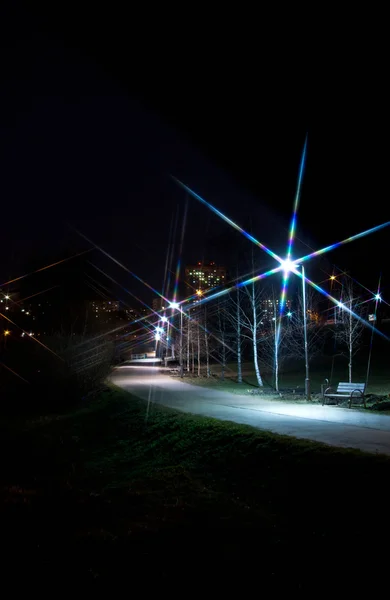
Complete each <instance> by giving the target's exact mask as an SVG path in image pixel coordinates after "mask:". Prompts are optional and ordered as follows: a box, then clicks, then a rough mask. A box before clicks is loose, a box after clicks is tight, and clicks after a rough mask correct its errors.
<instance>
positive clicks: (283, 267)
mask: <svg viewBox="0 0 390 600" xmlns="http://www.w3.org/2000/svg"><path fill="white" fill-rule="evenodd" d="M306 142H307V138H306V140H305V145H304V150H303V153H302V158H301V167H300V172H299V177H298V186H297V192H298V191H299V193H298V200H297V197H296V199H295V203H294V215H293V219H292V223H291V227H290V236H289V247H290V240H291V248H292V243H293V239H294V234H295V227H296V212H297V209H298V204H299V196H300V187H301V181H302V177H303V171H304V164H305V159H306V147H307V144H306ZM171 178H172V179H173V180H174V181H175V182H176V183H177V184H178V185H179V186H180V187H181V188H182V189H184V190H185V191H186V192H188V193H189V194H190V195H191V196H192V197H193V198H195V199H196V200H198V201H199V202H201V203H202V204H204V205H205V206H207V207H208V208H209V209H210V210H212V211H213V212H214V213H215V214H216V215H218V216H219V217H220V218H221V219H223V220H224V221H225V222H226V223H228V224H229V225H231V226H232V227H233V228H234V229H236V230H237V231H240V233H242V234H243V235H244V236H245V237H246V238H247V239H249V240H250V241H251V242H252V243H254V244H255V245H256V246H258V247H259V248H261V249H262V250H264V251H265V252H266V253H267V254H269V255H270V256H272V258H274V259H275V260H276V261H277V262H279V263H280V266H279V267H277V268H275V269H271V270H270V271H267V272H266V273H263V274H261V275H258V276H256V277H252V278H251V279H248V280H246V281H245V282H242V283H240V284H237V285H234V286H231V287H229V288H227V289H225V290H221V291H219V292H216V293H215V294H211V295H207V296H204V297H203V298H202V300H199V301H198V304H200V303H202V304H203V303H204V302H208V301H209V300H212V299H215V298H218V297H220V296H223V295H224V294H227V293H230V292H231V291H232V290H234V289H236V288H237V287H240V286H245V285H249V284H250V283H252V282H254V281H257V280H260V279H263V278H265V277H267V276H269V275H272V274H273V273H277V272H279V271H284V276H285V277H284V278H286V282H285V287H286V289H285V290H284V295H283V296H284V300H285V295H286V290H287V280H288V275H289V272H290V271H291V272H293V273H294V274H295V275H298V276H299V277H301V278H302V274H301V273H299V271H297V269H296V268H297V267H298V266H299V265H300V264H301V263H303V262H305V261H307V260H309V259H311V258H314V257H316V256H320V255H321V254H324V253H326V252H329V251H331V250H333V249H335V248H338V247H339V246H341V245H343V244H347V243H349V242H352V241H354V240H357V239H359V238H362V237H365V236H366V235H369V234H371V233H374V232H376V231H379V230H380V229H383V228H385V227H387V226H388V225H390V221H387V222H385V223H382V224H381V225H377V226H376V227H372V228H371V229H367V230H365V231H363V232H361V233H358V234H355V235H353V236H350V237H349V238H346V239H345V240H342V241H341V242H337V243H335V244H331V245H330V246H326V247H325V248H322V249H320V250H316V251H315V252H312V253H310V254H307V255H305V256H303V257H302V258H299V259H294V261H291V258H289V257H288V258H287V259H285V260H283V259H282V258H280V257H279V256H278V255H277V254H276V253H275V252H273V251H272V250H270V249H269V248H267V247H266V246H265V245H264V244H262V243H261V242H259V241H258V240H257V239H256V238H255V237H253V236H252V235H251V234H249V233H247V232H246V231H245V230H244V229H242V227H240V226H239V225H238V224H237V223H235V222H234V221H232V219H230V218H229V217H227V216H226V215H224V214H223V213H222V212H221V211H220V210H218V209H217V208H215V207H214V206H213V205H212V204H210V203H209V202H207V201H206V200H205V199H204V198H202V197H201V196H199V194H197V193H196V192H194V191H193V190H191V188H189V187H188V186H187V185H185V184H184V183H183V182H181V181H180V180H179V179H177V178H176V177H174V176H172V175H171ZM287 263H288V264H287ZM305 281H307V283H309V285H311V286H312V287H313V288H314V289H316V290H317V291H319V292H320V293H321V294H323V295H324V296H325V297H327V298H329V300H331V302H333V303H335V304H337V305H338V306H340V302H339V301H338V300H336V299H335V298H333V297H332V296H330V294H328V293H327V292H326V291H325V290H324V289H323V288H321V287H320V286H318V285H317V284H315V283H314V282H312V281H311V280H309V279H308V278H307V277H305ZM283 285H284V284H283ZM282 294H283V290H282ZM345 309H346V310H349V309H348V308H347V307H345ZM350 312H351V313H352V314H353V316H354V317H355V318H357V319H360V320H361V321H362V322H363V323H364V324H365V325H366V326H367V327H369V328H370V329H372V330H374V331H375V332H377V333H379V334H380V335H382V336H383V337H385V339H387V340H388V339H390V338H388V337H387V336H386V335H384V334H383V333H382V332H380V331H379V330H378V329H376V328H375V327H373V326H372V325H371V324H370V323H369V322H368V321H365V320H364V319H362V318H361V317H359V316H358V315H356V314H355V313H353V311H350Z"/></svg>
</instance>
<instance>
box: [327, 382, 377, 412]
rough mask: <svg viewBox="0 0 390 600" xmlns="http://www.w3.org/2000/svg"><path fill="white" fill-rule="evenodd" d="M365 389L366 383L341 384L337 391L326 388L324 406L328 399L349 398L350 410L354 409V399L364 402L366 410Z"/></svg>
mask: <svg viewBox="0 0 390 600" xmlns="http://www.w3.org/2000/svg"><path fill="white" fill-rule="evenodd" d="M365 389H366V384H365V383H343V382H340V383H339V385H338V386H337V390H336V391H332V390H333V388H332V387H328V388H326V390H325V391H324V394H323V396H322V406H324V404H325V402H326V398H349V408H352V400H353V398H359V399H360V400H363V404H364V408H366V399H365V396H364V392H365Z"/></svg>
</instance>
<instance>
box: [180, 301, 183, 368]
mask: <svg viewBox="0 0 390 600" xmlns="http://www.w3.org/2000/svg"><path fill="white" fill-rule="evenodd" d="M183 375H184V364H183V310H182V309H181V310H180V377H181V378H182V379H183Z"/></svg>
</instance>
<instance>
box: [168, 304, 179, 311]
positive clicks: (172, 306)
mask: <svg viewBox="0 0 390 600" xmlns="http://www.w3.org/2000/svg"><path fill="white" fill-rule="evenodd" d="M169 308H172V309H173V310H178V308H179V303H178V302H170V303H169Z"/></svg>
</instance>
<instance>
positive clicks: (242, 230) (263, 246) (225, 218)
mask: <svg viewBox="0 0 390 600" xmlns="http://www.w3.org/2000/svg"><path fill="white" fill-rule="evenodd" d="M171 178H172V179H173V180H174V181H175V182H176V183H177V184H178V185H179V186H180V187H181V188H183V190H185V191H186V192H188V193H189V194H190V195H191V196H192V197H193V198H195V199H196V200H198V201H199V202H201V203H202V204H204V205H205V206H207V207H208V208H209V209H210V210H212V211H213V212H214V213H215V214H216V215H218V217H220V218H221V219H223V220H224V221H226V223H228V224H229V225H231V226H232V227H234V229H237V231H239V232H240V233H242V234H243V235H244V236H245V237H246V238H248V240H250V241H251V242H253V243H254V244H256V246H258V247H259V248H261V249H262V250H264V252H267V254H269V255H270V256H272V258H274V259H275V260H277V261H278V262H279V263H282V262H283V259H281V258H280V256H278V255H277V254H275V252H272V250H270V249H269V248H267V246H265V245H264V244H262V243H261V242H259V240H257V239H256V238H254V237H253V235H251V234H250V233H247V232H246V231H245V230H244V229H243V228H242V227H240V226H239V225H238V224H237V223H235V222H234V221H232V219H229V217H227V216H226V215H224V214H223V212H221V211H220V210H218V209H217V208H216V207H215V206H213V205H212V204H210V203H209V202H207V200H205V199H204V198H202V197H201V196H199V194H197V193H196V192H194V191H193V190H192V189H191V188H189V187H188V185H186V184H185V183H183V182H182V181H180V180H179V179H177V178H176V177H174V176H173V175H171Z"/></svg>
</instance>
